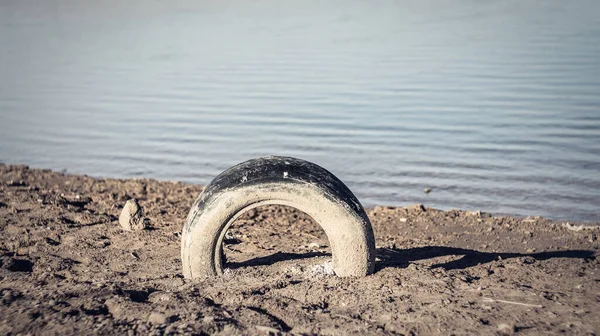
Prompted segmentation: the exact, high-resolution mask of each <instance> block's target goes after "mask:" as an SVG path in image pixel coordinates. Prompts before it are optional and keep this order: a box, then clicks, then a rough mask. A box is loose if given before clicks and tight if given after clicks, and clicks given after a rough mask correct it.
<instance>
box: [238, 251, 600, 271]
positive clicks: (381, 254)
mask: <svg viewBox="0 0 600 336" xmlns="http://www.w3.org/2000/svg"><path fill="white" fill-rule="evenodd" d="M461 255H462V258H459V259H456V260H452V261H449V262H446V263H439V264H435V265H433V266H431V268H444V269H446V270H456V269H465V268H468V267H472V266H476V265H478V264H485V263H489V262H492V261H494V260H498V259H503V260H506V259H511V258H519V257H530V258H533V259H535V260H547V259H552V258H574V259H585V260H594V259H595V258H596V257H595V256H594V251H591V250H568V251H548V252H539V253H504V252H498V253H496V252H481V251H476V250H470V249H463V248H456V247H448V246H423V247H415V248H409V249H389V248H378V249H377V250H376V256H377V258H378V261H377V262H376V264H375V272H378V271H381V270H382V269H385V268H390V267H392V268H405V267H407V266H408V265H409V264H410V263H411V262H414V261H417V260H424V259H431V258H437V257H445V256H461ZM326 256H331V253H325V252H307V253H290V252H276V253H273V254H271V255H268V256H264V257H259V258H253V259H250V260H246V261H242V262H228V263H227V267H228V268H232V269H235V268H241V267H248V266H265V265H271V264H274V263H276V262H280V261H287V260H300V259H307V258H314V257H326Z"/></svg>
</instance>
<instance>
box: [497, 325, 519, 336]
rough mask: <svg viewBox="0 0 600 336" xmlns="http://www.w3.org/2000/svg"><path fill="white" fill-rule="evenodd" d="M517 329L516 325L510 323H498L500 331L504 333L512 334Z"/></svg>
mask: <svg viewBox="0 0 600 336" xmlns="http://www.w3.org/2000/svg"><path fill="white" fill-rule="evenodd" d="M515 329H516V328H515V326H514V325H510V324H506V323H500V324H498V331H499V332H500V333H503V334H509V335H512V334H513V333H514V332H515Z"/></svg>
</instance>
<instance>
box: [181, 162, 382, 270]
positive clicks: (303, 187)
mask: <svg viewBox="0 0 600 336" xmlns="http://www.w3.org/2000/svg"><path fill="white" fill-rule="evenodd" d="M267 204H279V205H286V206H291V207H294V208H296V209H298V210H301V211H303V212H305V213H306V214H308V215H309V216H311V217H312V218H313V219H314V220H315V221H316V222H317V223H318V224H319V225H321V227H322V228H323V230H324V231H325V233H326V235H327V237H328V239H329V243H330V245H331V252H332V255H333V270H334V272H335V274H336V275H338V276H342V277H349V276H352V277H360V276H365V275H367V274H370V273H372V272H373V270H374V267H375V238H374V236H373V229H372V227H371V222H370V221H369V218H368V217H367V214H366V213H365V210H364V208H363V207H362V205H361V204H360V202H359V201H358V199H357V198H356V196H354V194H352V192H351V191H350V189H348V187H346V185H344V183H342V181H340V180H339V179H338V178H337V177H335V176H334V175H333V174H332V173H330V172H329V171H327V170H325V169H324V168H322V167H320V166H318V165H316V164H314V163H311V162H308V161H304V160H300V159H296V158H291V157H279V156H268V157H262V158H258V159H253V160H249V161H246V162H243V163H240V164H238V165H236V166H234V167H231V168H229V169H227V170H226V171H224V172H223V173H221V174H220V175H219V176H217V177H216V178H215V179H214V180H213V181H212V182H210V183H209V184H208V185H207V186H206V188H205V189H204V190H203V191H202V193H201V194H200V196H199V197H198V199H197V200H196V202H195V203H194V205H193V206H192V208H191V210H190V213H189V215H188V217H187V220H186V222H185V224H184V227H183V231H182V237H181V260H182V264H183V275H184V276H185V277H186V278H203V277H208V276H215V275H220V274H222V258H221V257H222V256H221V249H222V244H223V237H224V236H225V233H226V232H227V229H228V228H229V227H230V226H231V224H232V223H233V222H234V221H235V220H236V218H238V217H239V216H240V215H241V214H243V213H244V212H246V211H248V210H249V209H252V208H255V207H258V206H262V205H267Z"/></svg>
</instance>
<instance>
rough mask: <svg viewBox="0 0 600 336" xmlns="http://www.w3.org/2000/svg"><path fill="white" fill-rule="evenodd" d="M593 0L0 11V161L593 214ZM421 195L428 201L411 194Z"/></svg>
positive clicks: (2, 3)
mask: <svg viewBox="0 0 600 336" xmlns="http://www.w3.org/2000/svg"><path fill="white" fill-rule="evenodd" d="M598 13H600V2H598V1H597V0H589V1H585V0H575V1H562V0H524V1H523V0H503V1H500V0H494V1H492V0H483V1H472V0H454V1H446V0H433V1H407V0H394V1H391V0H389V1H388V0H378V1H359V0H348V1H340V0H332V1H326V2H325V1H307V0H302V1H299V0H284V1H280V0H259V1H249V0H229V1H192V0H180V1H172V2H170V1H162V0H161V1H153V0H143V1H141V0H138V1H128V2H123V1H117V0H107V1H84V0H36V1H32V0H19V1H16V0H0V46H1V47H0V161H3V162H6V163H25V164H30V165H32V166H35V167H44V168H53V169H67V170H68V171H69V172H72V173H84V174H89V175H93V176H110V177H138V176H144V177H154V178H159V179H167V180H183V181H187V182H193V183H201V184H205V183H208V182H209V181H210V180H211V179H212V178H213V177H214V176H215V175H216V174H218V173H219V172H220V171H222V170H224V169H226V168H228V167H229V166H231V165H233V164H235V163H237V162H240V161H243V160H246V159H249V158H253V157H257V156H261V155H268V154H275V155H290V156H296V157H300V158H304V159H307V160H310V161H313V162H316V163H318V164H320V165H322V166H324V167H326V168H327V169H329V170H330V171H332V172H333V173H335V174H336V175H337V176H338V177H340V178H341V179H342V180H343V181H344V182H345V183H346V184H347V185H348V186H349V187H350V188H351V189H352V190H353V191H354V192H355V193H356V194H357V196H358V197H359V198H360V199H361V201H362V202H363V204H364V205H366V206H373V205H407V204H412V203H424V204H426V205H428V206H433V207H438V208H442V209H449V208H461V209H472V210H475V209H481V210H484V211H490V212H494V213H505V214H516V215H542V216H546V217H550V218H555V219H573V220H583V221H592V222H595V221H600V211H599V209H600V155H599V153H600V15H598ZM426 187H432V188H433V191H432V192H431V193H430V194H425V193H423V189H424V188H426Z"/></svg>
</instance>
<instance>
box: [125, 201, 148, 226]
mask: <svg viewBox="0 0 600 336" xmlns="http://www.w3.org/2000/svg"><path fill="white" fill-rule="evenodd" d="M143 214H144V211H143V209H142V207H140V205H139V204H138V202H137V200H136V199H135V198H132V199H130V200H128V201H127V203H125V206H124V207H123V211H121V215H120V216H119V223H120V224H121V227H122V228H123V230H125V231H140V230H143V229H144V228H145V227H146V224H145V223H144V218H143Z"/></svg>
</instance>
